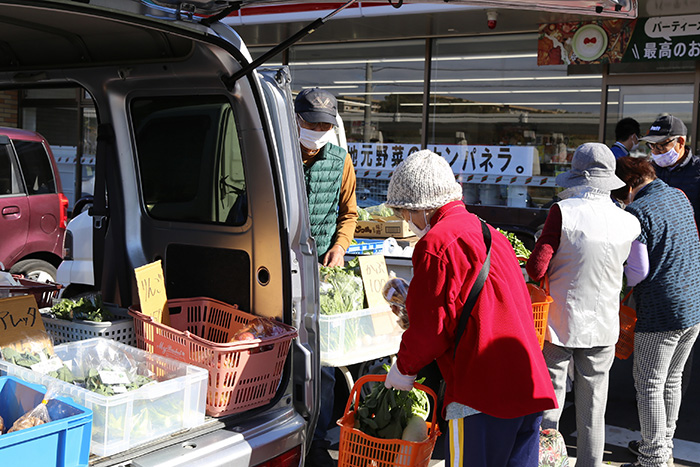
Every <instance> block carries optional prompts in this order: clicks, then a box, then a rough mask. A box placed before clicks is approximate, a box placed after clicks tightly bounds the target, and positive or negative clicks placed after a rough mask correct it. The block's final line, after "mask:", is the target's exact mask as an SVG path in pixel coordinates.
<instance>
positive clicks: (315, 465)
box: [294, 88, 357, 467]
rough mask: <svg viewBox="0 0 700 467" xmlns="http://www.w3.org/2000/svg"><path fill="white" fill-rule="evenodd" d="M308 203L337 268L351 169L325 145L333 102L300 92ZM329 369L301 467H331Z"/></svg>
mask: <svg viewBox="0 0 700 467" xmlns="http://www.w3.org/2000/svg"><path fill="white" fill-rule="evenodd" d="M294 110H295V112H296V114H297V124H298V127H299V142H300V143H301V156H302V160H303V162H304V177H305V179H306V193H307V195H308V199H309V220H310V222H311V235H312V236H313V237H314V239H315V240H316V248H317V250H318V258H319V261H320V262H321V263H322V264H323V265H324V266H342V265H343V264H344V263H345V259H344V257H345V250H347V248H348V246H350V242H351V241H352V239H353V236H354V234H355V225H356V224H357V200H356V199H355V186H356V180H355V168H354V167H353V164H352V159H351V158H350V156H349V155H348V153H347V151H345V149H343V148H341V147H338V146H336V145H334V144H331V143H330V141H331V140H332V139H333V137H334V133H333V127H334V126H335V125H336V122H337V120H336V115H337V102H336V99H335V97H334V96H333V95H332V94H331V93H329V92H328V91H324V90H322V89H318V88H314V89H304V90H303V91H301V92H300V93H299V94H298V95H297V97H296V99H295V100H294ZM334 386H335V368H332V367H321V392H320V394H321V396H320V413H319V416H318V422H317V423H316V429H315V431H314V436H313V440H312V442H311V449H310V450H309V456H308V458H307V460H306V467H333V466H334V465H335V462H334V461H333V459H332V458H331V456H330V454H329V453H328V448H329V446H330V442H328V441H327V440H326V432H327V430H328V425H329V424H330V422H331V418H332V416H333V400H334V398H335V394H334Z"/></svg>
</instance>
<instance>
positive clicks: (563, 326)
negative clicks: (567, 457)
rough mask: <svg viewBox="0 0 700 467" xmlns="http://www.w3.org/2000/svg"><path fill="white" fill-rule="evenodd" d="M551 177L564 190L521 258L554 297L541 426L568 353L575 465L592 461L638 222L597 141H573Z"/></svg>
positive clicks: (552, 413)
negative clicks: (566, 163) (622, 204)
mask: <svg viewBox="0 0 700 467" xmlns="http://www.w3.org/2000/svg"><path fill="white" fill-rule="evenodd" d="M556 182H557V185H559V186H561V187H563V188H565V190H564V191H562V192H561V193H560V194H559V197H560V198H561V201H558V202H557V203H556V204H554V205H553V206H552V207H551V209H550V211H549V214H548V216H547V220H546V222H545V225H544V228H543V231H542V235H541V236H540V238H539V239H538V241H537V244H536V245H535V248H534V250H533V252H532V255H531V256H530V259H529V260H528V263H527V272H528V274H529V276H530V277H531V278H533V279H535V280H540V279H542V278H543V277H544V276H545V275H547V276H548V278H549V287H550V295H551V296H552V298H553V299H554V303H552V305H550V309H549V321H548V329H547V335H546V342H545V344H544V345H545V346H544V351H543V352H544V357H545V361H546V362H547V367H548V368H549V374H550V376H551V377H552V383H553V384H554V390H555V392H556V395H557V400H558V402H559V408H558V409H553V410H549V411H546V412H545V413H544V418H543V421H542V428H543V429H547V428H555V429H558V424H559V417H560V415H561V411H562V407H564V399H565V396H566V378H567V373H568V368H569V364H570V361H572V359H573V365H574V393H575V406H576V420H577V425H578V426H577V431H578V437H577V450H576V459H577V461H576V466H577V467H589V466H590V467H600V466H601V465H602V463H603V449H604V447H605V406H606V403H607V398H608V376H609V372H610V367H611V366H612V363H613V360H614V358H615V343H616V342H617V339H618V334H619V328H620V326H619V315H618V313H619V309H620V291H621V289H622V278H623V265H624V262H625V260H626V259H627V256H628V255H629V252H630V247H631V245H632V242H633V241H634V240H635V239H636V238H637V237H638V236H639V234H640V226H639V221H637V219H636V218H635V217H634V216H633V215H631V214H629V213H627V212H625V211H624V210H622V209H620V208H619V207H618V206H617V205H615V204H614V203H613V201H612V199H611V198H610V192H611V190H614V189H617V188H620V187H622V186H623V185H624V182H622V180H620V179H619V178H618V177H616V176H615V156H614V155H613V153H612V152H611V151H610V149H609V148H608V147H607V146H605V145H604V144H599V143H585V144H582V145H581V146H579V147H578V148H577V149H576V152H575V153H574V156H573V159H572V161H571V170H569V171H568V172H566V173H563V174H560V175H559V176H557V179H556Z"/></svg>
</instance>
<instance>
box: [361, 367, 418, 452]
mask: <svg viewBox="0 0 700 467" xmlns="http://www.w3.org/2000/svg"><path fill="white" fill-rule="evenodd" d="M384 369H386V370H388V366H387V365H385V366H384ZM424 380H425V378H421V379H420V380H418V381H417V382H418V383H422V382H423V381H424ZM429 409H430V404H429V402H428V396H427V395H426V394H425V392H423V391H421V390H419V389H416V388H413V389H411V390H410V391H400V390H398V389H388V388H387V387H386V386H384V384H383V383H381V382H379V383H375V384H374V386H373V387H372V390H371V391H370V393H369V394H368V395H367V396H366V397H365V398H364V399H363V401H362V402H360V404H359V405H358V407H357V416H356V418H355V424H356V427H357V428H358V429H359V430H360V431H362V432H363V433H365V434H367V435H369V436H373V437H375V438H383V439H401V437H402V434H403V431H404V430H405V429H406V426H407V425H408V422H409V420H410V419H411V418H412V417H413V416H414V415H417V416H419V417H421V418H423V419H425V418H426V417H427V416H428V411H429Z"/></svg>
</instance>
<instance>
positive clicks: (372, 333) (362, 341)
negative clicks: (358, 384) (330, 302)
mask: <svg viewBox="0 0 700 467" xmlns="http://www.w3.org/2000/svg"><path fill="white" fill-rule="evenodd" d="M319 329H320V335H321V364H322V365H326V366H347V365H352V364H355V363H360V362H365V361H368V360H373V359H375V358H380V357H385V356H387V355H393V354H395V353H396V352H398V351H399V345H400V344H401V334H403V330H402V329H401V328H400V327H399V325H398V323H397V322H396V316H395V315H394V313H392V312H391V308H389V305H386V306H380V307H376V308H365V309H362V310H357V311H351V312H349V313H339V314H337V315H320V318H319Z"/></svg>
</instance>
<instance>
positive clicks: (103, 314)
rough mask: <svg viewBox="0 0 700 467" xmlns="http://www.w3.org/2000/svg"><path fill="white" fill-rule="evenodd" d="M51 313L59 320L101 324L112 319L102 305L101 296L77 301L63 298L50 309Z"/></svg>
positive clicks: (81, 298)
mask: <svg viewBox="0 0 700 467" xmlns="http://www.w3.org/2000/svg"><path fill="white" fill-rule="evenodd" d="M51 311H52V312H53V313H54V315H56V317H57V318H59V319H65V320H68V321H70V320H73V319H82V320H85V321H94V322H97V323H101V322H103V321H109V320H110V319H112V314H111V313H110V312H109V310H108V309H107V308H105V307H104V304H103V303H102V296H101V295H99V294H98V295H95V296H94V297H92V298H90V297H80V298H79V299H77V300H72V299H70V298H64V299H63V300H61V301H60V302H58V303H56V304H55V305H54V306H52V307H51Z"/></svg>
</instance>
